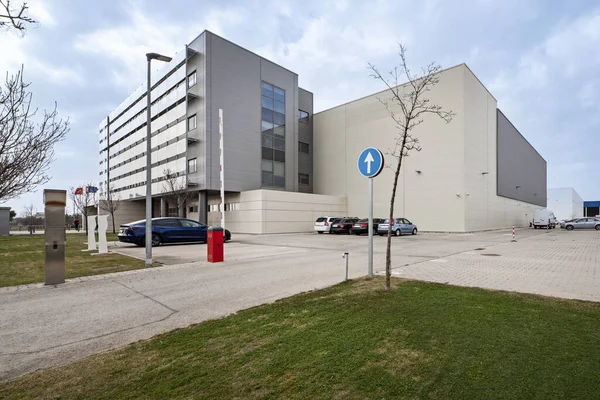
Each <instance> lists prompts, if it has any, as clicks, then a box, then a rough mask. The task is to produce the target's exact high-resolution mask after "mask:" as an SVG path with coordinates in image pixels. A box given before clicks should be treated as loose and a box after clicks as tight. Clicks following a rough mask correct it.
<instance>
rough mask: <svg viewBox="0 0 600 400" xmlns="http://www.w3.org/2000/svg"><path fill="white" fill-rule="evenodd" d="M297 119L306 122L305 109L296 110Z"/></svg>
mask: <svg viewBox="0 0 600 400" xmlns="http://www.w3.org/2000/svg"><path fill="white" fill-rule="evenodd" d="M298 121H300V122H303V123H305V124H308V113H307V112H306V111H302V110H298Z"/></svg>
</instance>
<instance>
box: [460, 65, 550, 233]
mask: <svg viewBox="0 0 600 400" xmlns="http://www.w3.org/2000/svg"><path fill="white" fill-rule="evenodd" d="M464 84H465V97H464V98H465V117H466V118H465V121H466V123H465V160H464V162H465V166H464V171H465V194H464V195H465V200H466V204H465V230H466V231H477V230H485V229H496V228H507V227H510V226H512V225H515V226H527V225H528V223H529V222H528V221H529V220H531V219H532V218H533V214H534V212H535V210H536V209H539V208H540V207H539V206H537V205H534V204H530V203H526V202H522V201H517V200H514V199H510V198H505V197H500V196H498V195H497V194H496V187H497V182H498V179H499V175H498V170H497V168H496V162H497V157H498V151H499V149H498V147H497V142H496V136H497V120H496V116H497V111H496V110H497V102H496V99H495V98H494V97H493V96H492V95H491V94H490V92H488V91H487V89H486V88H485V87H484V86H483V85H482V84H481V82H480V81H479V80H478V79H477V77H476V76H475V75H474V74H473V73H472V72H471V70H470V69H468V68H465V69H464ZM511 126H512V125H511ZM509 134H512V135H513V136H514V135H518V136H519V137H520V138H521V141H519V142H518V143H516V144H514V143H513V144H514V145H516V146H518V145H521V146H527V147H530V146H529V143H527V142H526V141H525V140H524V139H522V137H521V136H520V134H519V133H518V132H517V131H516V130H514V132H512V131H511V132H509ZM511 138H512V139H514V137H512V136H511ZM511 138H509V140H510V139H511ZM502 151H503V152H505V151H507V149H503V150H502ZM533 151H535V150H533ZM536 157H537V153H536ZM523 161H524V163H525V165H522V167H523V168H527V167H528V163H530V162H536V160H532V159H531V158H527V159H525V160H523ZM538 161H539V160H538ZM542 161H543V160H542ZM543 167H544V168H543V170H544V172H543V174H541V173H538V175H539V176H538V175H534V177H535V178H536V179H539V180H540V182H537V181H536V182H534V183H532V184H531V186H536V185H537V186H541V185H545V183H546V176H545V161H544V162H543ZM507 173H509V174H514V171H513V170H510V171H508V172H507ZM505 177H506V176H505ZM509 177H510V176H509ZM540 197H543V196H540Z"/></svg>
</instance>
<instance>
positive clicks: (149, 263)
mask: <svg viewBox="0 0 600 400" xmlns="http://www.w3.org/2000/svg"><path fill="white" fill-rule="evenodd" d="M146 57H147V59H148V84H147V86H146V91H147V94H146V263H145V266H146V267H151V266H152V158H151V156H150V151H151V149H152V147H151V143H150V139H151V135H152V132H151V125H152V123H151V122H152V116H151V114H150V105H151V99H150V91H151V89H152V86H151V85H152V83H151V82H150V61H151V60H152V59H151V58H150V57H148V56H146Z"/></svg>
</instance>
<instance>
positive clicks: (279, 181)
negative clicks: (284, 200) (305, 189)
mask: <svg viewBox="0 0 600 400" xmlns="http://www.w3.org/2000/svg"><path fill="white" fill-rule="evenodd" d="M273 186H276V187H285V178H284V177H283V176H273Z"/></svg>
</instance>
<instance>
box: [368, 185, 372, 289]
mask: <svg viewBox="0 0 600 400" xmlns="http://www.w3.org/2000/svg"><path fill="white" fill-rule="evenodd" d="M369 278H371V279H373V178H369Z"/></svg>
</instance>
